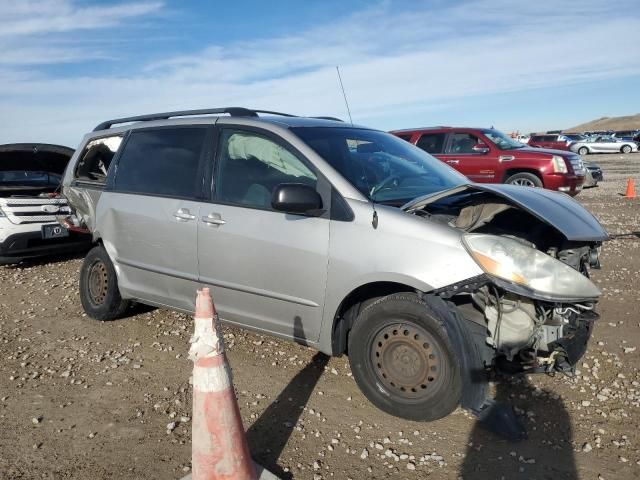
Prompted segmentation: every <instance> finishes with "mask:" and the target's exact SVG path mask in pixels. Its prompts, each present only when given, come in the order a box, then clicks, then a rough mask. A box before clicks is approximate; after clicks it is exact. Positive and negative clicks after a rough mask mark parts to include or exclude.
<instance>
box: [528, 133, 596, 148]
mask: <svg viewBox="0 0 640 480" xmlns="http://www.w3.org/2000/svg"><path fill="white" fill-rule="evenodd" d="M581 140H584V136H583V135H578V134H574V133H563V134H558V135H549V134H540V135H531V137H530V138H529V145H530V146H532V147H539V148H555V149H556V150H570V148H569V147H570V146H571V144H572V143H573V142H579V141H581Z"/></svg>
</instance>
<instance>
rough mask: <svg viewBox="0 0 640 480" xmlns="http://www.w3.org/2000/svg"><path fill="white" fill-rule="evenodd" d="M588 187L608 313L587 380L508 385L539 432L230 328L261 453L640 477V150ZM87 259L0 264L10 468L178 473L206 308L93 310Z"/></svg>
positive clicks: (365, 466)
mask: <svg viewBox="0 0 640 480" xmlns="http://www.w3.org/2000/svg"><path fill="white" fill-rule="evenodd" d="M589 160H594V161H596V162H598V163H599V164H600V165H601V166H602V167H603V170H604V174H605V179H606V180H605V182H603V183H602V184H601V186H599V187H597V188H593V189H589V190H585V191H584V192H583V193H582V194H581V195H579V196H578V197H577V199H578V200H579V201H581V202H582V203H583V204H584V205H586V206H587V207H588V208H589V209H590V210H592V211H593V212H594V213H595V214H596V215H597V216H598V218H599V219H600V220H601V221H602V222H603V224H604V225H605V226H606V228H607V229H608V231H609V232H610V233H611V234H612V235H613V236H614V239H613V240H612V241H610V242H608V243H607V244H606V245H605V247H604V249H603V255H602V263H603V269H602V270H600V271H596V272H594V278H595V281H596V282H597V283H598V285H599V286H600V287H601V288H602V290H603V292H604V297H603V299H602V302H601V305H600V313H601V315H602V318H601V320H600V321H599V323H598V325H597V327H596V329H595V334H594V338H593V339H592V342H591V344H590V348H589V350H588V352H587V355H586V356H585V358H584V359H583V362H581V365H579V374H578V376H577V377H576V378H573V379H571V378H567V377H563V376H556V377H548V376H543V375H539V376H531V377H528V378H523V379H521V380H519V381H515V382H508V383H501V384H498V385H496V395H497V396H498V397H499V398H500V399H502V400H506V401H510V402H511V403H513V404H514V405H515V407H516V409H517V412H518V413H519V414H520V415H522V419H523V421H524V422H525V423H526V425H527V427H528V430H529V439H528V440H526V441H524V442H520V443H517V444H510V443H507V442H504V441H501V440H498V439H496V438H495V437H493V436H492V435H491V434H488V433H486V432H485V431H483V430H481V429H480V428H478V427H477V425H476V423H475V421H474V419H473V418H471V417H470V416H469V415H468V414H466V413H465V412H463V411H461V410H458V411H456V412H454V414H453V415H451V416H449V417H447V418H445V419H443V420H440V421H437V422H433V423H414V422H408V421H403V420H400V419H397V418H394V417H391V416H388V415H386V414H384V413H382V412H381V411H379V410H377V409H376V408H374V407H373V406H372V405H370V404H369V403H368V402H367V400H366V399H365V398H364V397H363V395H362V394H361V393H360V391H359V390H358V388H357V387H356V385H355V382H354V380H353V378H352V376H351V373H350V370H349V366H348V361H347V359H346V357H343V358H332V359H329V358H327V357H325V356H323V355H320V354H317V353H316V352H314V351H312V350H310V349H308V348H305V347H302V346H299V345H295V344H291V343H286V342H281V341H278V340H274V339H272V338H270V337H264V336H260V335H256V334H253V333H250V332H247V331H243V330H238V329H230V328H228V329H225V340H226V343H227V348H228V357H229V360H230V363H231V366H232V368H233V372H234V380H235V386H236V389H237V393H238V399H239V403H240V408H241V411H242V416H243V420H244V424H245V426H246V427H247V428H248V437H249V443H250V446H251V450H252V453H253V455H254V457H255V458H256V459H257V460H258V461H260V462H261V463H263V464H265V465H266V466H268V467H269V468H270V469H271V470H273V471H275V472H277V473H279V474H280V475H281V476H282V477H283V478H296V479H297V478H301V479H307V478H309V479H314V480H316V479H328V478H336V479H354V480H355V479H381V478H398V479H400V478H409V479H411V478H415V479H418V478H426V477H430V478H435V479H440V478H443V479H459V478H464V479H474V478H482V479H485V478H486V479H490V478H505V479H511V478H523V479H552V478H553V479H578V478H580V479H594V480H597V479H601V480H602V479H606V480H609V479H626V478H629V479H631V478H637V477H638V475H639V474H640V450H639V447H638V444H639V442H640V435H639V433H638V431H639V429H640V421H639V420H640V411H639V407H640V383H639V382H640V378H639V373H638V368H639V366H640V358H639V354H640V349H637V347H640V345H639V344H640V337H639V333H640V315H639V314H638V308H637V304H636V302H637V301H638V300H640V292H639V291H638V285H639V282H638V275H639V274H640V255H638V253H639V250H640V200H628V199H624V198H622V197H621V195H620V194H621V193H622V192H624V188H625V185H626V179H627V177H629V176H631V175H634V176H635V178H636V180H637V181H638V180H640V154H630V155H598V156H590V157H589ZM80 264H81V259H78V258H63V259H60V258H57V259H48V260H46V261H41V262H35V263H29V264H25V265H22V266H19V267H5V268H0V284H1V285H2V287H1V289H0V306H1V309H0V478H1V479H28V478H48V479H67V478H81V479H86V478H92V479H108V478H118V479H143V478H153V479H176V478H180V477H181V476H183V475H184V474H185V473H186V472H188V471H189V465H190V418H189V417H190V409H191V404H190V386H189V375H190V371H191V366H192V365H191V363H190V362H189V361H188V359H187V358H186V352H187V350H188V339H189V336H190V333H191V319H190V318H189V317H187V316H185V315H182V314H178V313H174V312H170V311H166V310H153V309H143V308H137V309H136V310H134V311H133V312H132V316H131V317H129V318H126V319H123V320H119V321H115V322H110V323H101V322H96V321H93V320H91V319H88V318H86V316H85V315H84V314H83V312H82V308H81V306H80V302H79V299H78V295H77V281H78V270H79V268H80Z"/></svg>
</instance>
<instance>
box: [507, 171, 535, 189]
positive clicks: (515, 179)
mask: <svg viewBox="0 0 640 480" xmlns="http://www.w3.org/2000/svg"><path fill="white" fill-rule="evenodd" d="M505 183H508V184H511V185H520V186H522V187H538V188H541V187H542V180H540V178H539V177H538V176H537V175H535V174H533V173H528V172H520V173H516V174H515V175H511V176H510V177H509V178H507V181H506V182H505Z"/></svg>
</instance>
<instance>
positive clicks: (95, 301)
mask: <svg viewBox="0 0 640 480" xmlns="http://www.w3.org/2000/svg"><path fill="white" fill-rule="evenodd" d="M80 301H81V302H82V307H83V308H84V311H85V312H86V313H87V315H89V316H90V317H91V318H95V319H96V320H114V319H116V318H119V317H121V316H122V314H123V313H124V312H125V310H126V309H127V307H128V306H129V303H130V302H129V301H128V300H123V299H122V297H121V296H120V290H119V289H118V278H117V276H116V271H115V269H114V268H113V263H111V259H110V258H109V255H108V254H107V252H106V250H105V249H104V247H102V246H101V245H99V246H97V247H94V248H93V249H91V250H90V251H89V253H87V256H86V257H85V259H84V262H83V264H82V268H81V269H80Z"/></svg>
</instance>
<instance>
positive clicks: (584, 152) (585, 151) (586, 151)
mask: <svg viewBox="0 0 640 480" xmlns="http://www.w3.org/2000/svg"><path fill="white" fill-rule="evenodd" d="M578 153H579V154H580V155H588V154H589V149H588V148H587V147H580V148H579V149H578Z"/></svg>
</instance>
